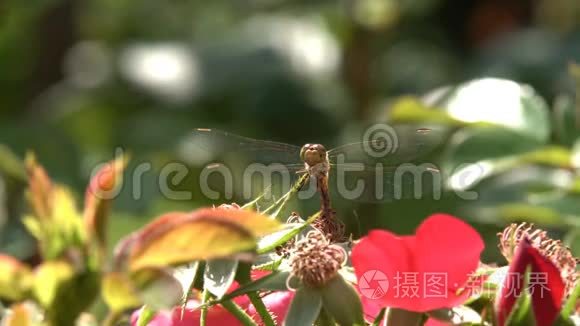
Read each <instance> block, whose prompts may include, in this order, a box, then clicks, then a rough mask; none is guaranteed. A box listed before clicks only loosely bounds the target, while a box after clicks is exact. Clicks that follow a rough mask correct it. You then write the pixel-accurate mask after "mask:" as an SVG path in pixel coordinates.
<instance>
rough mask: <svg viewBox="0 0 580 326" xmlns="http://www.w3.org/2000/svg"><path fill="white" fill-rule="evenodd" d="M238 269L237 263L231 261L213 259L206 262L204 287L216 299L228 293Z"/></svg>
mask: <svg viewBox="0 0 580 326" xmlns="http://www.w3.org/2000/svg"><path fill="white" fill-rule="evenodd" d="M237 268H238V261H237V260H231V259H213V260H209V261H207V263H206V265H205V272H204V274H203V279H204V287H205V288H206V289H208V290H209V292H211V294H213V295H214V296H215V297H217V298H218V299H219V298H221V297H223V296H224V294H226V292H227V291H228V289H229V288H230V286H231V285H232V283H233V282H234V278H235V276H236V270H237Z"/></svg>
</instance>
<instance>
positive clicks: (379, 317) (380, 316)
mask: <svg viewBox="0 0 580 326" xmlns="http://www.w3.org/2000/svg"><path fill="white" fill-rule="evenodd" d="M386 311H387V308H383V309H381V311H380V312H379V314H378V315H377V318H375V321H374V322H373V324H372V326H379V325H380V324H381V322H382V321H383V319H384V318H385V312H386Z"/></svg>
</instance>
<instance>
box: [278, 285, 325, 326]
mask: <svg viewBox="0 0 580 326" xmlns="http://www.w3.org/2000/svg"><path fill="white" fill-rule="evenodd" d="M321 308H322V294H321V293H320V291H317V290H315V289H310V288H307V287H301V288H299V289H298V290H297V291H296V293H295V295H294V298H293V299H292V303H291V304H290V308H289V309H288V313H287V314H286V320H285V321H284V325H285V326H304V325H313V324H314V322H315V321H316V318H317V317H318V314H319V313H320V309H321Z"/></svg>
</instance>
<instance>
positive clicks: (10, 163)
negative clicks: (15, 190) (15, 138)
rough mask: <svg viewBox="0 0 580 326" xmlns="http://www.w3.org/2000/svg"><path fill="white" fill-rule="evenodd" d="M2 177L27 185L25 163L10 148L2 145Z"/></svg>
mask: <svg viewBox="0 0 580 326" xmlns="http://www.w3.org/2000/svg"><path fill="white" fill-rule="evenodd" d="M0 175H4V176H6V177H8V178H10V179H13V180H17V181H19V182H21V183H26V170H25V169H24V163H23V162H22V160H21V159H20V158H18V157H17V156H16V155H15V154H14V152H12V151H11V150H10V148H8V147H6V146H5V145H2V144H0Z"/></svg>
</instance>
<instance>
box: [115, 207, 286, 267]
mask: <svg viewBox="0 0 580 326" xmlns="http://www.w3.org/2000/svg"><path fill="white" fill-rule="evenodd" d="M278 228H279V223H278V222H276V221H275V220H273V219H271V218H269V217H267V216H264V215H260V214H258V213H255V212H249V211H244V210H224V209H211V208H203V209H199V210H197V211H194V212H192V213H169V214H165V215H163V216H161V217H159V218H158V219H156V220H155V221H153V222H152V223H150V224H149V225H147V226H145V227H144V228H143V229H142V230H141V231H140V232H139V233H138V234H137V235H134V236H133V237H134V238H132V240H130V241H129V242H128V243H126V244H125V246H124V247H125V249H124V253H125V254H127V253H129V255H128V261H129V263H128V265H127V266H128V267H129V269H130V270H133V271H134V270H138V269H141V268H144V267H164V266H168V265H176V264H183V263H187V262H191V261H194V260H206V259H212V258H222V257H230V256H232V255H234V256H236V255H238V254H241V253H247V252H248V251H251V250H254V249H255V248H256V239H257V237H258V236H261V235H264V234H267V233H269V232H273V231H276V230H277V229H278ZM128 248H130V249H128ZM246 256H247V255H246Z"/></svg>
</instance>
